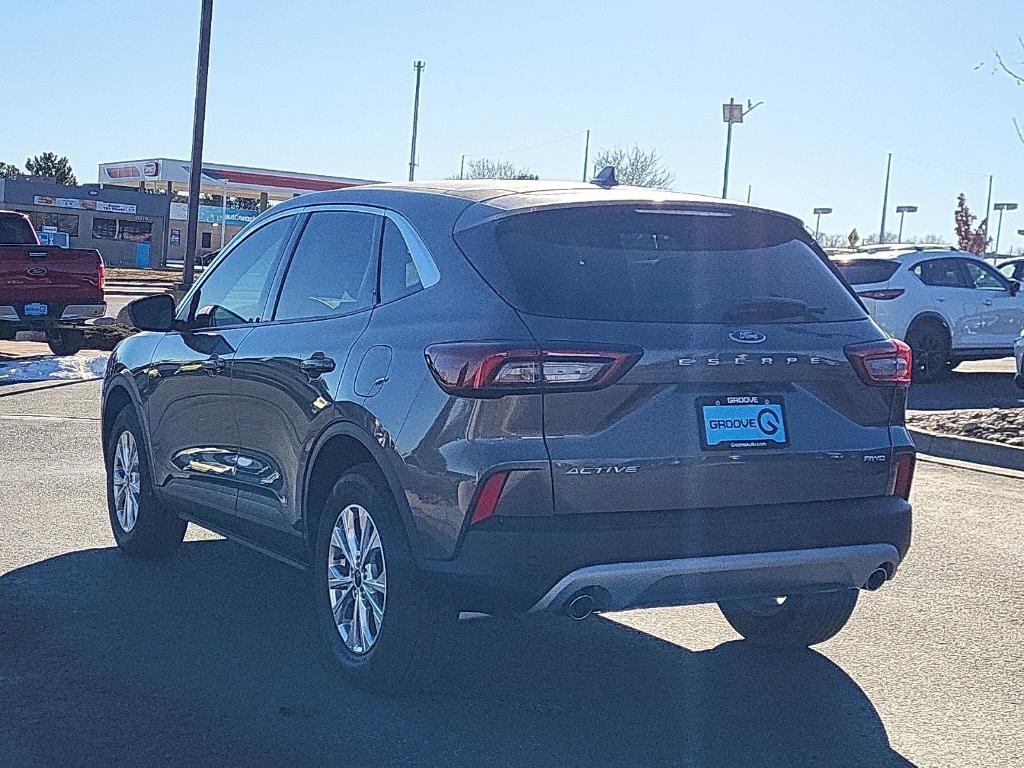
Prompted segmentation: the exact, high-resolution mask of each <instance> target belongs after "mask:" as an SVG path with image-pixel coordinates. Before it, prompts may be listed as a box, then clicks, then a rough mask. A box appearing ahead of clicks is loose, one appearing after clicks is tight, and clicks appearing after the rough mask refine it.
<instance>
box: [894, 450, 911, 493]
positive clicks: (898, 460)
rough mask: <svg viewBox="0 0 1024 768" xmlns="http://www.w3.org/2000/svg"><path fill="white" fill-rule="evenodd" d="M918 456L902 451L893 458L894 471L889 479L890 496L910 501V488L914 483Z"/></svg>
mask: <svg viewBox="0 0 1024 768" xmlns="http://www.w3.org/2000/svg"><path fill="white" fill-rule="evenodd" d="M916 464H917V455H916V454H915V453H913V452H911V451H902V452H900V453H897V454H896V455H895V456H894V457H893V469H892V472H891V477H890V478H889V495H890V496H899V497H900V498H901V499H906V500H909V499H910V486H911V485H912V484H913V483H914V466H915V465H916Z"/></svg>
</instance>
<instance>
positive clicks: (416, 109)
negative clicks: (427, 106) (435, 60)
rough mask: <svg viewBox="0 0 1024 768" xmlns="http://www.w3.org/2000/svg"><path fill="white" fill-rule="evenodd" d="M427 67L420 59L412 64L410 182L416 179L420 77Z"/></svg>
mask: <svg viewBox="0 0 1024 768" xmlns="http://www.w3.org/2000/svg"><path fill="white" fill-rule="evenodd" d="M425 66H427V63H426V62H425V61H420V60H419V59H417V60H416V61H414V62H413V63H412V68H413V69H414V70H416V96H415V97H414V98H413V103H412V146H411V147H410V148H409V181H412V180H413V179H415V178H416V129H417V127H418V125H419V121H420V76H421V75H422V74H423V68H424V67H425Z"/></svg>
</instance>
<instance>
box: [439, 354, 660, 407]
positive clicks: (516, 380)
mask: <svg viewBox="0 0 1024 768" xmlns="http://www.w3.org/2000/svg"><path fill="white" fill-rule="evenodd" d="M641 354H643V353H642V351H641V350H639V349H635V348H627V349H624V348H620V347H615V348H610V347H606V346H604V345H600V344H588V345H586V346H582V345H581V346H577V345H575V344H568V345H567V344H562V343H559V344H555V345H545V346H544V347H542V348H537V347H533V346H532V345H526V344H519V343H515V342H485V343H474V342H459V343H454V344H432V345H430V346H429V347H427V349H426V352H425V356H426V359H427V366H428V367H429V368H430V372H431V373H432V374H433V376H434V379H435V381H437V383H438V385H439V386H440V387H441V389H443V390H444V391H445V392H447V393H449V394H452V395H459V396H462V397H501V396H502V395H511V394H531V393H538V392H582V391H589V390H594V389H600V388H601V387H606V386H608V385H609V384H612V383H613V382H615V381H617V380H618V379H620V378H621V377H622V376H623V374H625V373H626V371H628V370H629V369H630V368H631V367H632V366H633V365H634V364H635V363H636V361H637V360H639V359H640V356H641Z"/></svg>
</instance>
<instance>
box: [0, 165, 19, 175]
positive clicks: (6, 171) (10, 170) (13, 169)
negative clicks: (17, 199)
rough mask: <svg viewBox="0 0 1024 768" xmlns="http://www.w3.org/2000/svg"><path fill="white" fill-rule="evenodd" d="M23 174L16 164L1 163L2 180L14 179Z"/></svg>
mask: <svg viewBox="0 0 1024 768" xmlns="http://www.w3.org/2000/svg"><path fill="white" fill-rule="evenodd" d="M20 173H21V169H20V168H18V166H16V165H15V164H14V163H5V162H3V161H0V179H13V178H14V177H15V176H17V175H18V174H20Z"/></svg>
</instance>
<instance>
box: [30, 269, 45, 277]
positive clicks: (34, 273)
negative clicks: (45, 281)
mask: <svg viewBox="0 0 1024 768" xmlns="http://www.w3.org/2000/svg"><path fill="white" fill-rule="evenodd" d="M25 271H26V272H27V273H28V274H30V275H32V277H42V276H43V275H45V274H46V267H29V268H28V269H26V270H25Z"/></svg>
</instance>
